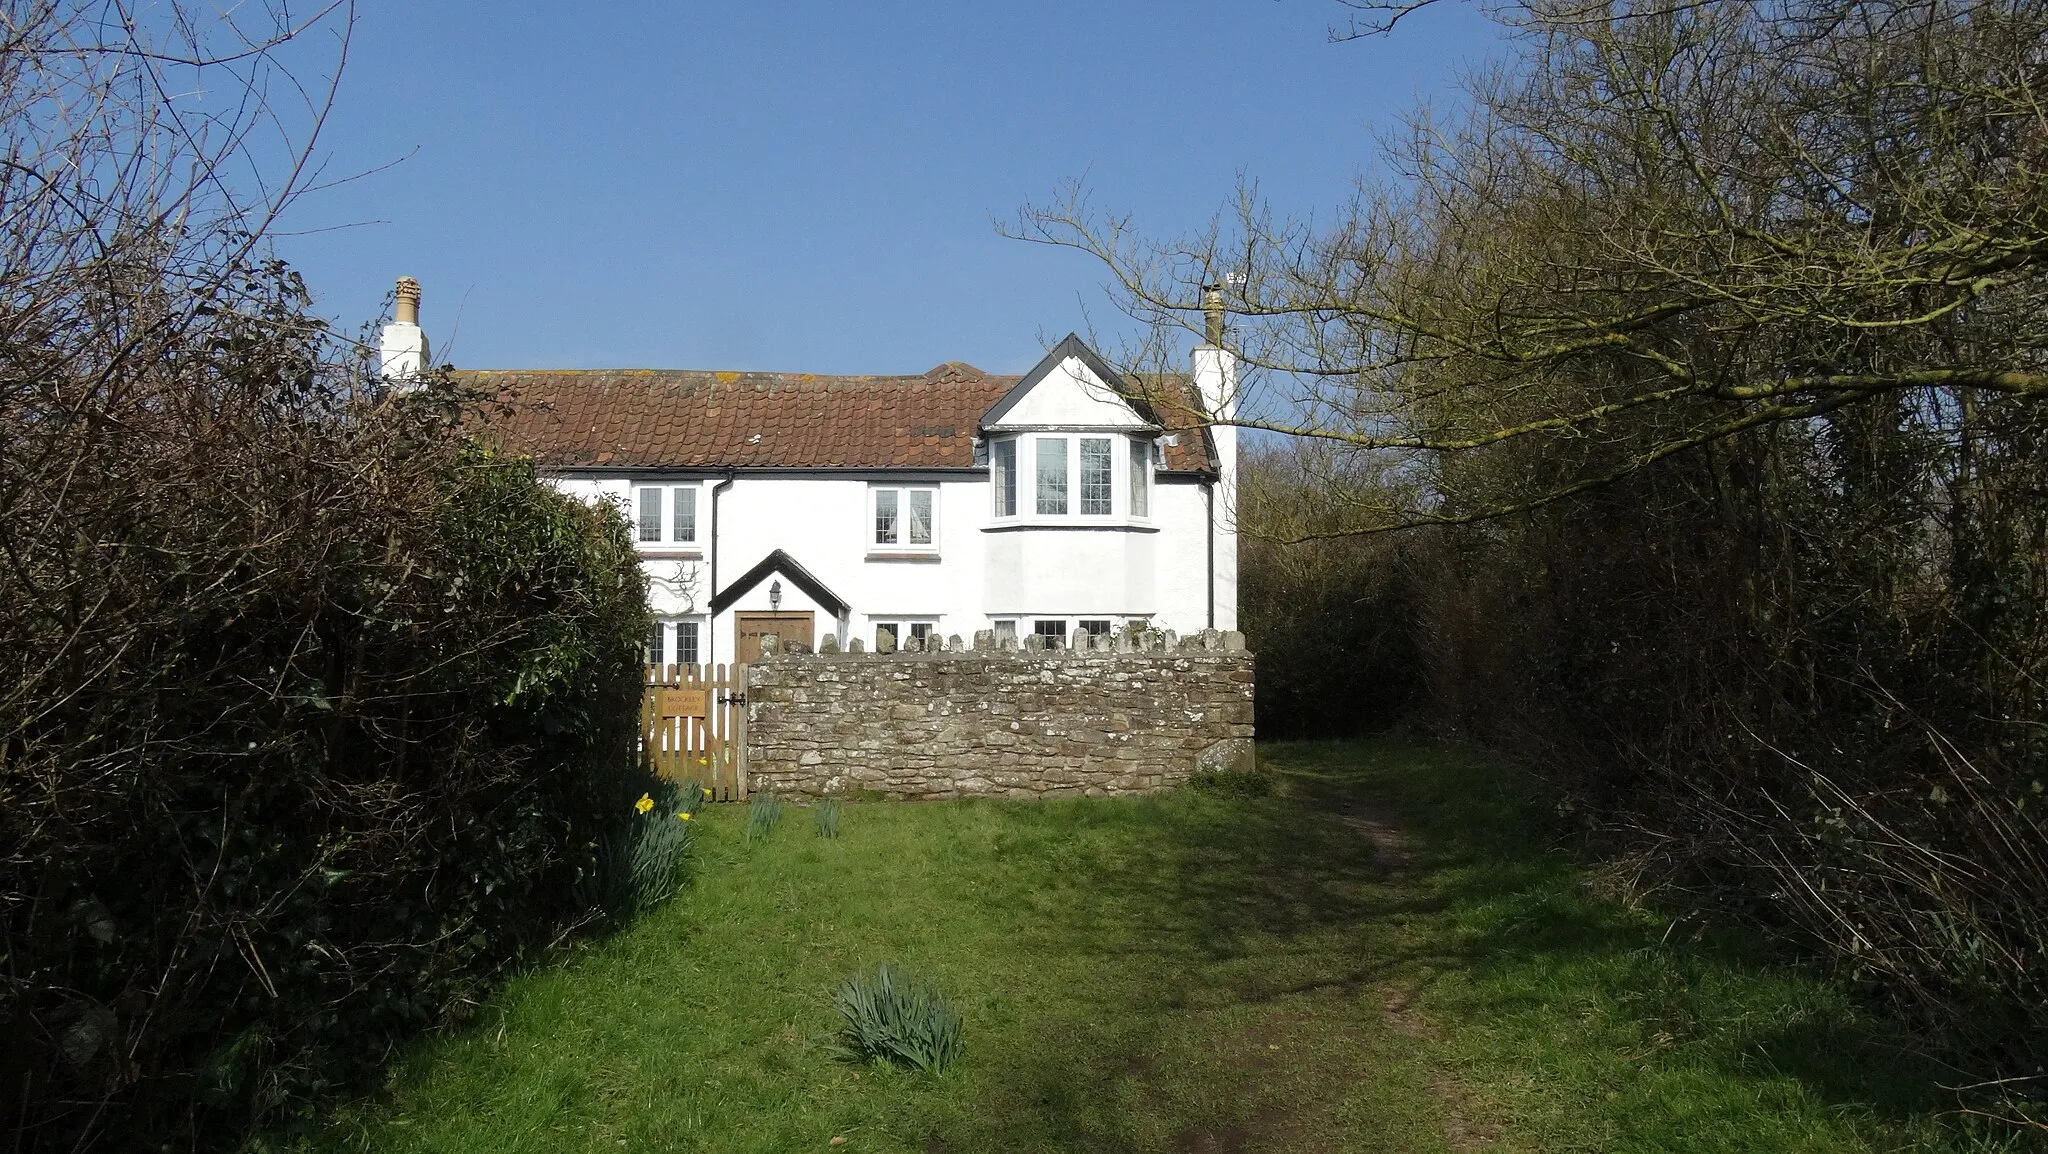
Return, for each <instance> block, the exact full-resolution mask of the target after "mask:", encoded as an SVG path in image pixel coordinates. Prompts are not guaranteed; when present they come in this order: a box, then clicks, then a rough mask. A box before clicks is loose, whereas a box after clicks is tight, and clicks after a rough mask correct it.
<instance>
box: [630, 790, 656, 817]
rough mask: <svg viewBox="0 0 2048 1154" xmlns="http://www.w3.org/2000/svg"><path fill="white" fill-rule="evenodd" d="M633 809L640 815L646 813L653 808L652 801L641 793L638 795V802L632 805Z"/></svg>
mask: <svg viewBox="0 0 2048 1154" xmlns="http://www.w3.org/2000/svg"><path fill="white" fill-rule="evenodd" d="M633 808H634V809H637V810H639V811H640V812H641V813H646V812H647V811H648V810H651V809H653V808H654V799H653V798H652V797H649V796H648V795H646V794H644V793H643V794H641V795H640V800H639V801H636V802H634V803H633Z"/></svg>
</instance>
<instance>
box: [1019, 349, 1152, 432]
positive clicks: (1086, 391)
mask: <svg viewBox="0 0 2048 1154" xmlns="http://www.w3.org/2000/svg"><path fill="white" fill-rule="evenodd" d="M1069 340H1072V338H1069ZM1075 343H1078V342H1075ZM1068 347H1069V346H1068V345H1067V344H1065V343H1064V342H1063V343H1062V345H1061V347H1060V348H1059V349H1055V350H1054V352H1053V356H1057V357H1059V359H1058V360H1057V361H1056V362H1054V363H1052V364H1049V365H1048V364H1044V363H1041V364H1040V366H1039V368H1037V369H1033V370H1032V371H1031V373H1029V374H1028V375H1026V377H1025V378H1024V381H1023V383H1022V384H1020V385H1019V388H1020V389H1021V390H1022V393H1021V395H1019V394H1017V393H1013V394H1012V395H1010V396H1008V397H1005V398H1004V399H1003V403H1002V404H1001V405H998V406H997V407H996V410H995V411H994V412H993V413H992V414H991V416H992V418H993V419H991V420H989V421H988V423H987V425H986V426H985V427H986V428H988V429H991V430H995V431H1001V430H1019V429H1131V430H1141V429H1151V428H1156V427H1157V426H1155V425H1152V424H1151V423H1149V422H1147V421H1146V420H1145V418H1143V417H1141V416H1139V415H1138V413H1137V410H1135V409H1133V408H1132V407H1131V405H1130V403H1129V402H1128V401H1126V400H1124V398H1123V397H1121V396H1119V395H1118V394H1117V391H1116V390H1115V389H1114V388H1112V387H1111V386H1110V384H1109V382H1107V381H1105V380H1104V379H1103V378H1102V376H1101V374H1099V373H1097V372H1096V371H1095V370H1094V369H1093V368H1092V367H1090V366H1089V364H1088V362H1087V360H1086V359H1084V358H1083V357H1081V356H1079V355H1075V354H1072V353H1068V354H1067V355H1063V356H1062V355H1061V353H1062V351H1063V350H1065V349H1066V348H1068ZM1050 359H1051V358H1050V357H1049V358H1048V360H1050Z"/></svg>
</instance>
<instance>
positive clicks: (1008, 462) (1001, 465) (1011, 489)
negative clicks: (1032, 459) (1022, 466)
mask: <svg viewBox="0 0 2048 1154" xmlns="http://www.w3.org/2000/svg"><path fill="white" fill-rule="evenodd" d="M988 459H989V471H990V480H991V481H992V482H993V485H992V487H993V488H994V490H995V502H996V516H998V517H1015V516H1016V515H1017V442H1016V440H1015V439H1013V438H1012V439H1005V440H1001V441H996V442H995V443H993V444H991V445H990V446H989V454H988Z"/></svg>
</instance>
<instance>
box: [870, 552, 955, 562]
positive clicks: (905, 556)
mask: <svg viewBox="0 0 2048 1154" xmlns="http://www.w3.org/2000/svg"><path fill="white" fill-rule="evenodd" d="M867 559H868V560H870V561H937V560H938V559H939V555H938V553H936V552H932V553H905V552H900V551H899V552H893V553H885V552H876V553H870V554H868V556H867Z"/></svg>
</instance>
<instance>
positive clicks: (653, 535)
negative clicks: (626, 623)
mask: <svg viewBox="0 0 2048 1154" xmlns="http://www.w3.org/2000/svg"><path fill="white" fill-rule="evenodd" d="M662 494H663V490H661V489H657V488H654V487H653V486H651V485H650V486H648V487H646V488H643V489H641V490H639V499H640V540H642V541H659V540H661V498H662ZM654 664H656V665H659V664H661V663H660V662H658V661H657V662H655V663H654Z"/></svg>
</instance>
